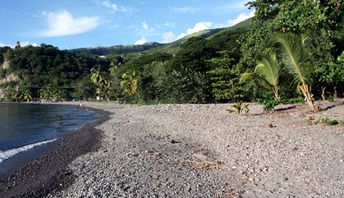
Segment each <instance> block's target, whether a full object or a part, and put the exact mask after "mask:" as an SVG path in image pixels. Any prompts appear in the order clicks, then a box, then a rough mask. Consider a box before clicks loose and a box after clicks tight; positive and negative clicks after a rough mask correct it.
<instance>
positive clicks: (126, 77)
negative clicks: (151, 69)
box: [121, 71, 137, 96]
mask: <svg viewBox="0 0 344 198" xmlns="http://www.w3.org/2000/svg"><path fill="white" fill-rule="evenodd" d="M135 76H136V74H135V71H127V72H126V73H124V74H123V75H122V81H121V88H122V90H123V92H124V93H126V94H128V95H129V96H133V95H135V94H136V91H137V79H135Z"/></svg>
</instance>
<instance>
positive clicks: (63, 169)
mask: <svg viewBox="0 0 344 198" xmlns="http://www.w3.org/2000/svg"><path fill="white" fill-rule="evenodd" d="M45 104H48V103H44V104H43V105H45ZM49 104H50V103H49ZM52 104H56V105H73V106H77V104H71V103H69V104H65V103H52ZM82 108H86V109H92V110H94V111H97V112H98V113H99V114H100V118H98V119H97V120H96V121H93V122H90V123H87V124H86V125H85V126H83V127H82V128H80V129H78V130H76V131H71V132H70V133H67V134H65V135H63V136H62V137H61V138H60V139H58V140H57V141H55V142H52V143H51V144H50V145H47V146H46V147H48V148H47V150H46V151H43V152H42V153H40V155H39V157H38V158H36V159H34V160H29V161H28V162H26V163H25V164H24V165H22V166H20V167H21V168H19V169H18V168H16V169H15V170H12V171H11V172H8V173H6V174H3V175H1V176H0V197H44V196H47V195H48V194H50V193H54V192H57V191H60V190H62V189H64V188H67V187H68V186H69V185H71V184H72V183H73V181H74V177H75V176H74V175H73V172H71V171H70V170H69V169H68V165H69V164H70V163H71V162H72V161H73V160H74V159H76V158H77V157H79V156H81V155H84V154H86V153H89V152H94V151H97V149H99V147H100V144H101V139H102V136H103V132H102V131H101V130H99V129H96V128H95V127H96V126H98V125H100V124H102V123H104V122H105V121H107V120H108V119H109V118H110V113H109V112H107V111H103V110H100V109H96V108H91V107H85V106H82Z"/></svg>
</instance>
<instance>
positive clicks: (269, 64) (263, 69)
mask: <svg viewBox="0 0 344 198" xmlns="http://www.w3.org/2000/svg"><path fill="white" fill-rule="evenodd" d="M280 75H281V66H280V64H278V61H277V58H276V53H275V52H274V51H272V50H271V49H268V50H267V51H266V52H265V53H264V54H263V55H262V57H261V59H260V60H259V61H257V65H256V68H255V71H254V72H246V73H243V74H242V75H241V78H240V81H241V82H242V81H245V80H248V79H251V78H253V79H254V80H255V81H256V82H257V83H258V84H259V85H260V86H262V87H264V88H266V89H270V90H272V92H273V93H274V97H275V100H280V99H281V97H280V92H279V90H280V87H279V77H280Z"/></svg>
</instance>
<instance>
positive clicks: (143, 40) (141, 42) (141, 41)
mask: <svg viewBox="0 0 344 198" xmlns="http://www.w3.org/2000/svg"><path fill="white" fill-rule="evenodd" d="M147 42H148V41H147V39H146V38H145V37H144V36H143V37H141V38H140V39H139V40H138V41H136V42H135V45H143V44H145V43H147Z"/></svg>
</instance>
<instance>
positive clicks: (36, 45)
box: [20, 41, 38, 47]
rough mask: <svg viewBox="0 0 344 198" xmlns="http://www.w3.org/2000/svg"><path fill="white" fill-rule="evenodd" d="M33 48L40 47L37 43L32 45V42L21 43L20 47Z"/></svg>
mask: <svg viewBox="0 0 344 198" xmlns="http://www.w3.org/2000/svg"><path fill="white" fill-rule="evenodd" d="M29 45H31V46H33V47H38V44H37V43H32V42H30V41H20V46H22V47H25V46H29Z"/></svg>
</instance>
